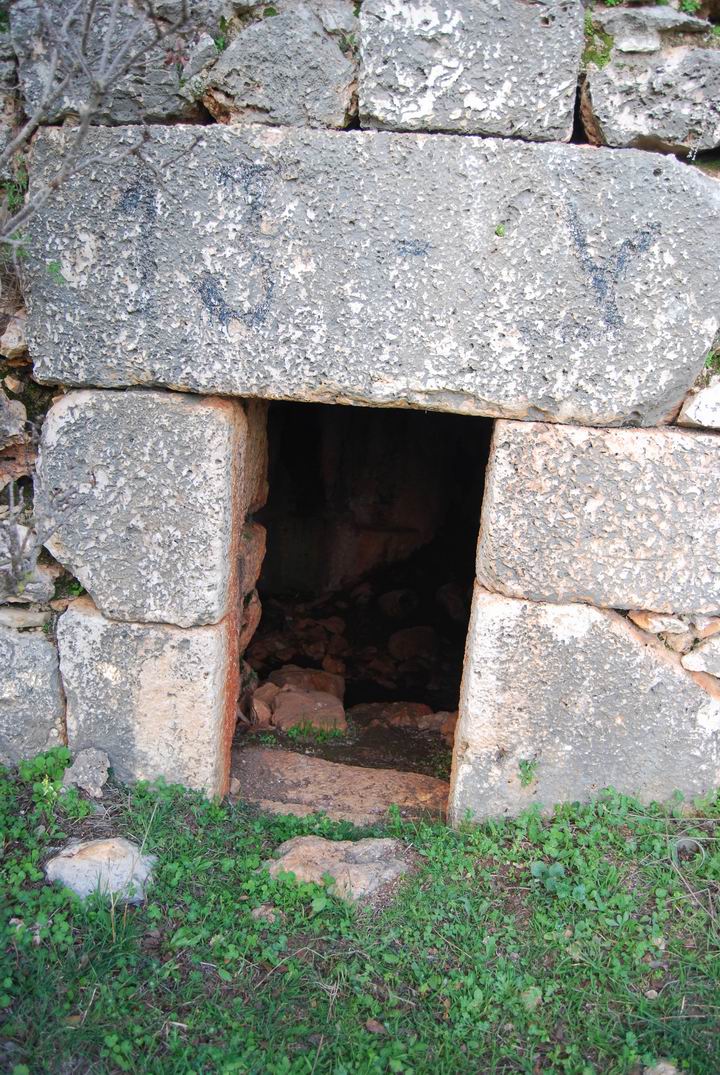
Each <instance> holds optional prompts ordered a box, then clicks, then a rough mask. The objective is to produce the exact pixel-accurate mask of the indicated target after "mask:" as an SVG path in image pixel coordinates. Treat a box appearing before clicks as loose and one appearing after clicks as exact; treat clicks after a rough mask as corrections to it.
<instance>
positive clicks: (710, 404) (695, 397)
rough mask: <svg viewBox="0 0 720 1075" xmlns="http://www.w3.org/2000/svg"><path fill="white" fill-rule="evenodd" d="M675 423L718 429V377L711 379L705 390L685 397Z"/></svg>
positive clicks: (719, 399)
mask: <svg viewBox="0 0 720 1075" xmlns="http://www.w3.org/2000/svg"><path fill="white" fill-rule="evenodd" d="M677 421H678V425H681V426H700V427H702V428H703V429H720V376H715V377H711V378H710V382H709V384H708V385H707V386H706V387H705V388H701V389H699V390H698V391H697V392H692V393H691V394H690V395H689V396H688V397H687V399H686V400H685V402H684V403H683V405H682V410H681V411H680V414H679V415H678V419H677Z"/></svg>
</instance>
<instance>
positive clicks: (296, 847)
mask: <svg viewBox="0 0 720 1075" xmlns="http://www.w3.org/2000/svg"><path fill="white" fill-rule="evenodd" d="M405 851H406V848H405V845H404V844H402V843H401V842H400V841H399V840H390V839H380V840H377V839H365V840H358V841H352V840H325V839H323V838H322V837H321V836H296V837H295V838H294V839H293V840H287V841H286V842H285V843H284V844H281V845H280V847H279V848H278V849H277V851H276V855H277V856H278V857H277V858H276V859H275V860H272V861H270V862H266V863H265V864H264V865H265V867H266V869H267V870H268V872H269V874H270V876H271V877H277V875H278V874H280V873H292V874H294V876H295V879H296V881H312V882H314V883H315V884H318V885H319V884H322V883H323V881H324V879H325V877H326V876H328V875H329V876H330V877H332V878H333V883H332V884H331V885H330V886H329V891H330V892H331V893H332V894H333V895H335V896H340V897H341V898H342V899H345V900H351V901H357V900H367V899H368V898H369V897H370V896H372V895H373V893H374V892H376V891H377V890H378V889H379V888H380V887H382V886H383V885H386V884H389V883H390V882H391V881H395V880H397V878H398V877H401V876H402V874H404V873H406V872H407V870H408V869H409V868H410V863H409V862H408V860H407V857H406V855H405Z"/></svg>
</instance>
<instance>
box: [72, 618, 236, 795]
mask: <svg viewBox="0 0 720 1075" xmlns="http://www.w3.org/2000/svg"><path fill="white" fill-rule="evenodd" d="M57 639H58V646H59V650H60V665H61V669H62V677H63V685H64V687H65V694H66V697H67V736H68V746H69V747H70V749H71V750H72V751H73V753H75V752H77V751H81V750H83V749H85V748H87V747H97V746H98V744H99V745H100V746H102V749H103V750H105V751H107V754H108V757H109V759H110V764H111V765H112V768H113V771H114V772H115V774H116V776H117V777H118V779H119V780H121V781H123V782H129V781H133V780H157V779H158V778H160V777H162V778H163V779H164V780H166V781H167V782H168V783H171V784H184V785H185V786H186V787H189V788H198V789H201V790H203V791H205V792H206V793H207V794H208V795H224V794H225V791H226V790H227V782H228V777H229V765H230V753H229V752H230V741H231V739H232V734H233V730H234V727H235V713H236V703H237V694H238V675H239V673H238V653H237V623H236V622H234V621H233V618H232V617H229V616H228V617H226V619H224V620H223V621H222V622H221V623H219V624H211V625H209V626H204V627H192V628H186V629H183V628H180V627H174V626H171V625H169V624H162V623H152V624H149V623H122V622H115V621H113V620H108V619H106V618H105V617H104V616H103V615H102V613H100V612H99V611H98V609H96V608H95V606H94V605H93V603H92V601H90V599H89V598H86V597H85V598H80V599H79V600H77V601H74V602H73V603H72V604H71V605H70V607H69V608H68V610H67V612H65V613H63V615H62V616H61V617H60V619H59V620H58V625H57Z"/></svg>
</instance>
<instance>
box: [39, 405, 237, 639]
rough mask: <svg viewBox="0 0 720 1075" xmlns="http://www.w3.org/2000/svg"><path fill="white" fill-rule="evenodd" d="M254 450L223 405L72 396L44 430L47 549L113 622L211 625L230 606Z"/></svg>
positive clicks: (42, 505) (233, 412) (42, 515)
mask: <svg viewBox="0 0 720 1075" xmlns="http://www.w3.org/2000/svg"><path fill="white" fill-rule="evenodd" d="M251 450H252V449H251V446H250V445H249V443H248V423H247V419H246V416H245V412H244V411H243V408H242V406H241V405H240V404H239V403H237V402H233V401H231V400H221V399H212V398H201V397H198V396H189V395H179V394H177V393H173V392H153V391H128V392H118V391H106V392H103V391H84V392H70V393H68V394H67V395H65V396H63V397H62V398H61V399H60V400H59V401H58V402H57V403H55V404H54V405H53V407H52V408H51V409H50V411H49V412H48V415H47V417H46V419H45V422H44V424H43V430H42V440H41V446H40V456H39V461H38V467H37V479H36V483H35V487H36V499H35V509H36V514H37V517H38V520H39V522H40V525H41V526H42V527H43V528H44V529H45V530H50V531H51V534H50V537H49V538H48V539H47V541H46V546H47V548H48V549H49V550H50V551H51V552H52V554H53V556H55V558H56V559H57V560H59V561H60V563H62V564H63V565H64V566H65V567H67V568H68V569H69V570H70V571H71V572H72V573H73V575H75V577H76V578H77V579H79V581H80V582H81V583H82V585H83V586H84V587H85V589H86V590H87V591H88V593H90V594H91V595H92V597H93V599H94V601H95V602H96V604H97V606H98V608H100V609H101V611H102V612H104V613H105V614H106V615H107V616H110V617H112V618H113V619H116V620H129V621H132V622H160V623H174V624H176V625H178V626H181V627H191V626H195V625H202V624H206V623H216V622H217V621H218V620H220V619H222V618H223V616H225V615H227V614H228V612H230V611H231V609H232V608H233V607H234V603H235V601H236V595H237V560H238V557H237V555H234V551H235V549H236V546H237V541H238V538H239V527H238V521H239V519H240V518H242V515H241V497H242V495H243V494H242V490H243V486H244V484H245V469H244V461H245V456H246V454H248V453H249V452H250V451H251Z"/></svg>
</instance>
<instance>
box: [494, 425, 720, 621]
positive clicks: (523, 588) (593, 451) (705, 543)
mask: <svg viewBox="0 0 720 1075" xmlns="http://www.w3.org/2000/svg"><path fill="white" fill-rule="evenodd" d="M719 513H720V438H718V437H717V436H716V435H715V434H711V433H700V432H689V431H687V430H679V429H652V430H649V429H644V430H640V429H592V430H590V429H580V428H578V427H573V426H567V425H566V426H563V425H542V424H540V423H533V422H502V421H501V422H497V423H496V427H495V434H494V437H493V442H492V448H491V452H490V462H489V464H488V468H487V473H486V479H485V496H484V500H483V508H482V522H481V527H480V539H479V543H478V563H477V575H478V580H479V581H480V582H481V583H482V584H483V585H485V586H487V588H488V589H490V590H496V591H499V592H500V593H504V594H507V596H509V597H520V598H521V597H527V598H530V599H531V600H536V601H557V602H568V601H587V602H589V603H591V604H593V605H601V606H607V607H610V608H618V609H646V610H651V611H652V612H659V613H670V614H677V613H683V612H684V613H707V614H713V613H715V612H717V611H718V609H720V573H719V572H718V571H717V570H716V564H715V559H714V557H713V556H708V553H707V550H708V549H709V548H712V547H714V543H715V526H716V522H715V520H716V519H717V516H718V514H719Z"/></svg>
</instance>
